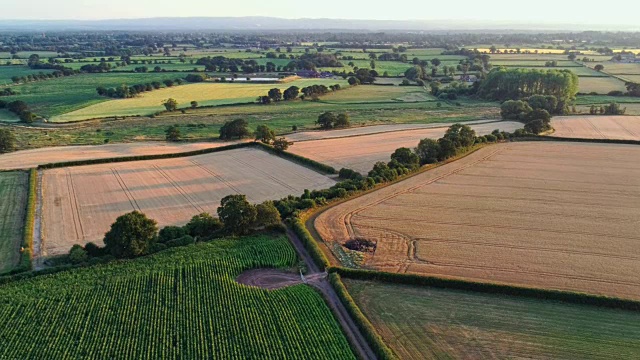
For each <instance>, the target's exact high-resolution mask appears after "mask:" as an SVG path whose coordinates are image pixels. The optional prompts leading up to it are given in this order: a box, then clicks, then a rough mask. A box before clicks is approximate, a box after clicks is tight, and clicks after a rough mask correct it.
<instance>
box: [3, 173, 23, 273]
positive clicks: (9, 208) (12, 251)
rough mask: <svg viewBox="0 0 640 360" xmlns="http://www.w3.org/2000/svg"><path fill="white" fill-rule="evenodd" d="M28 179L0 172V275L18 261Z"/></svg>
mask: <svg viewBox="0 0 640 360" xmlns="http://www.w3.org/2000/svg"><path fill="white" fill-rule="evenodd" d="M28 178H29V177H28V176H27V174H26V173H25V172H21V171H13V172H0V273H3V272H6V271H8V270H11V269H12V268H13V267H15V266H16V265H18V262H19V261H20V244H21V243H22V232H23V230H24V229H23V228H24V216H25V211H26V207H27V190H28V189H27V188H28V185H27V182H28V180H29V179H28Z"/></svg>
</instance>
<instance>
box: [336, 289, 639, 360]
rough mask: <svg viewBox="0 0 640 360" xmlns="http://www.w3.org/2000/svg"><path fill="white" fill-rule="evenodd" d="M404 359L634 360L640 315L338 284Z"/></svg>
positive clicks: (453, 292)
mask: <svg viewBox="0 0 640 360" xmlns="http://www.w3.org/2000/svg"><path fill="white" fill-rule="evenodd" d="M345 283H346V285H347V289H348V290H349V292H350V293H351V295H352V296H353V298H354V300H355V301H356V303H357V304H358V305H359V306H360V308H361V310H362V311H363V312H364V314H365V315H366V316H367V317H368V318H369V320H370V321H371V322H372V323H373V325H374V326H375V327H376V329H377V330H378V332H379V333H380V334H381V335H382V337H383V339H384V340H385V342H386V343H387V344H388V345H389V346H390V347H391V348H392V349H393V351H394V352H396V354H397V355H398V356H399V357H400V358H403V359H449V358H451V359H484V358H497V359H529V358H539V359H584V360H587V359H636V358H639V357H640V326H638V322H640V313H637V312H631V311H623V310H615V309H606V308H599V307H595V306H587V305H575V304H566V303H560V302H555V301H545V300H539V299H527V298H520V297H509V296H501V295H492V294H482V293H474V292H465V291H459V290H446V289H436V288H429V287H414V286H405V285H394V284H386V283H375V282H365V281H354V280H347V281H345Z"/></svg>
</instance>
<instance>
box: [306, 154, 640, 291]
mask: <svg viewBox="0 0 640 360" xmlns="http://www.w3.org/2000/svg"><path fill="white" fill-rule="evenodd" d="M639 158H640V147H638V146H635V145H610V144H577V143H556V142H530V143H509V144H500V145H495V146H490V147H487V148H484V149H482V150H480V151H478V152H476V153H474V154H471V155H469V156H467V157H465V158H463V159H461V160H458V161H455V162H453V163H450V164H447V165H445V166H442V167H439V168H436V169H433V170H431V171H427V172H425V173H423V174H420V175H417V176H414V177H412V178H409V179H407V180H405V181H402V182H400V183H397V184H394V185H391V186H388V187H386V188H382V189H380V190H378V191H375V192H373V193H369V194H367V195H364V196H361V197H358V198H355V199H353V200H350V201H347V202H345V203H342V204H339V205H337V206H335V207H333V208H330V209H329V210H327V211H326V212H324V213H322V214H320V215H319V216H318V217H317V219H316V220H315V227H316V229H317V231H318V232H319V233H320V235H321V236H322V238H323V239H325V241H329V242H331V241H338V242H344V241H346V240H348V239H350V238H353V237H363V238H368V239H371V240H374V241H377V244H378V247H377V250H376V252H375V254H374V255H373V256H371V257H370V258H368V259H367V260H366V266H368V267H371V268H374V269H378V270H384V271H391V272H402V273H405V272H406V273H418V274H429V275H439V276H445V277H456V278H464V279H469V280H474V281H494V282H499V283H508V284H516V285H524V286H533V287H545V288H552V289H562V290H573V291H583V292H588V293H596V294H603V295H609V296H619V297H624V298H633V299H640V250H639V248H638V246H637V244H638V242H640V237H639V235H638V234H640V223H639V222H638V219H639V218H640V180H638V179H640V164H639V163H638V162H637V159H639Z"/></svg>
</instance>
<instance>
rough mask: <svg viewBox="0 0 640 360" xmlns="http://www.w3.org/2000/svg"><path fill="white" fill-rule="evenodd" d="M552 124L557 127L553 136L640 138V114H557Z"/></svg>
mask: <svg viewBox="0 0 640 360" xmlns="http://www.w3.org/2000/svg"><path fill="white" fill-rule="evenodd" d="M622 106H623V107H624V105H622ZM551 126H553V128H554V129H555V132H554V133H553V134H551V136H558V137H570V138H582V139H616V140H640V116H600V115H596V116H557V117H554V118H553V119H552V120H551Z"/></svg>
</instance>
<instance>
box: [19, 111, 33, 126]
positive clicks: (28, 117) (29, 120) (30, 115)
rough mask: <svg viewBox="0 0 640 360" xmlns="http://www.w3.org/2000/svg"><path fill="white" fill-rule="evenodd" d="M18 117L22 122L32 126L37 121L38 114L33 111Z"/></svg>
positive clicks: (24, 112) (25, 112)
mask: <svg viewBox="0 0 640 360" xmlns="http://www.w3.org/2000/svg"><path fill="white" fill-rule="evenodd" d="M18 117H19V118H20V121H22V122H23V123H27V124H31V123H32V122H34V121H35V120H36V114H34V113H32V112H31V111H23V112H21V113H20V114H19V115H18Z"/></svg>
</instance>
